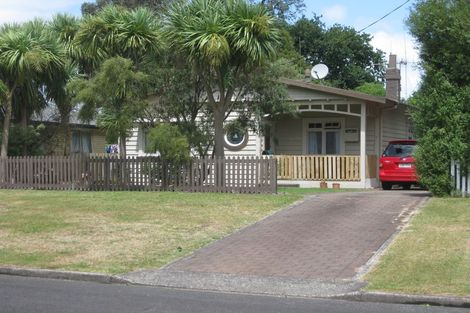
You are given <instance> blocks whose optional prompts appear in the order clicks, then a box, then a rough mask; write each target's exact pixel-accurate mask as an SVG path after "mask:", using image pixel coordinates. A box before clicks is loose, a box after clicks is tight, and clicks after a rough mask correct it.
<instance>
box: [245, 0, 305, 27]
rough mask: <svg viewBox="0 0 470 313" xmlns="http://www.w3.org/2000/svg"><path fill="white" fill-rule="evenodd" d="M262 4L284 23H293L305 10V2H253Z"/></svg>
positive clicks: (283, 0) (285, 0) (280, 0)
mask: <svg viewBox="0 0 470 313" xmlns="http://www.w3.org/2000/svg"><path fill="white" fill-rule="evenodd" d="M252 2H255V3H256V2H258V3H261V4H262V5H263V6H265V7H266V8H267V9H268V12H269V13H270V14H271V15H272V16H275V17H277V18H278V19H279V20H281V21H283V22H292V21H294V20H295V19H296V18H297V17H298V16H300V15H302V13H303V11H304V10H305V3H304V1H303V0H260V1H256V0H252Z"/></svg>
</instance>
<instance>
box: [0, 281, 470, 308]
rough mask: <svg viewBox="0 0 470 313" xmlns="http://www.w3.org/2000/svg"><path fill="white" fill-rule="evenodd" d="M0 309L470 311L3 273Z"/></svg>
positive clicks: (0, 283) (0, 285) (0, 286)
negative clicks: (115, 283) (114, 283)
mask: <svg viewBox="0 0 470 313" xmlns="http://www.w3.org/2000/svg"><path fill="white" fill-rule="evenodd" d="M0 312H1V313H10V312H12V313H13V312H15V313H17V312H18V313H19V312H28V313H32V312H34V313H42V312H44V313H46V312H47V313H56V312H57V313H71V312H73V313H75V312H77V313H78V312H80V313H86V312H92V313H98V312H99V313H106V312H113V313H117V312H126V313H131V312H158V313H166V312H178V313H189V312H191V313H192V312H201V313H210V312H216V313H229V312H237V313H243V312H257V313H264V312H266V313H275V312H289V313H300V312H309V313H315V312H318V313H330V312H331V313H333V312H334V313H346V312H348V313H353V312H357V313H359V312H360V313H368V312H370V313H372V312H374V313H376V312H388V313H394V312H405V313H406V312H427V313H435V312H436V313H437V312H468V309H455V308H444V307H429V306H415V305H398V304H381V303H362V302H348V301H341V300H324V299H300V298H282V297H269V296H256V295H242V294H227V293H215V292H200V291H188V290H182V289H168V288H157V287H145V286H126V285H106V284H97V283H90V282H77V281H62V280H52V279H40V278H27V277H17V276H2V275H0Z"/></svg>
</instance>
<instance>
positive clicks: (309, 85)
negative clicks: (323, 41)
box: [280, 78, 398, 104]
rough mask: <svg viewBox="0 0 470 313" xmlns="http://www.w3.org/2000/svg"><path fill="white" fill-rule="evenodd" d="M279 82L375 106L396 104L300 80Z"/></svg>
mask: <svg viewBox="0 0 470 313" xmlns="http://www.w3.org/2000/svg"><path fill="white" fill-rule="evenodd" d="M280 82H281V83H283V84H285V85H287V86H292V87H298V88H304V89H308V90H313V91H318V92H323V93H327V94H331V95H336V96H343V97H347V98H353V99H357V100H362V101H367V102H373V103H376V104H398V103H397V102H396V101H393V100H390V99H387V98H385V97H379V96H372V95H368V94H365V93H362V92H358V91H353V90H347V89H341V88H335V87H329V86H323V85H318V84H312V83H307V82H303V81H300V80H293V79H288V78H281V79H280Z"/></svg>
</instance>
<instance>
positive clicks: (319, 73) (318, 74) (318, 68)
mask: <svg viewBox="0 0 470 313" xmlns="http://www.w3.org/2000/svg"><path fill="white" fill-rule="evenodd" d="M310 74H311V75H312V77H313V78H316V79H323V78H325V77H326V75H328V66H326V65H325V64H322V63H319V64H317V65H315V66H314V67H312V70H311V72H310Z"/></svg>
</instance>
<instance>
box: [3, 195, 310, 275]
mask: <svg viewBox="0 0 470 313" xmlns="http://www.w3.org/2000/svg"><path fill="white" fill-rule="evenodd" d="M306 192H307V191H306ZM310 192H312V191H310ZM302 196H303V194H300V193H291V192H283V193H282V194H279V195H240V194H197V193H194V194H189V193H167V192H161V193H160V192H158V193H153V192H152V193H144V192H65V191H21V190H0V208H2V209H1V210H0V264H1V265H19V266H30V267H40V268H48V269H67V270H79V271H92V272H104V273H123V272H128V271H132V270H136V269H141V268H155V267H161V266H162V265H164V264H166V263H168V262H170V261H172V260H174V259H176V258H179V257H182V256H184V255H187V254H189V253H191V252H192V251H194V250H195V249H197V248H200V247H202V246H204V245H206V244H208V243H210V242H212V241H214V240H216V239H218V238H221V237H223V236H225V235H227V234H229V233H232V232H233V231H235V230H237V229H239V228H241V227H244V226H246V225H249V224H251V223H253V222H255V221H257V220H259V219H261V218H263V217H265V216H267V215H269V214H271V213H273V212H274V211H276V210H278V209H280V208H282V207H285V206H287V205H288V204H290V203H292V202H294V201H296V200H298V199H300V198H301V197H302Z"/></svg>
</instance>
